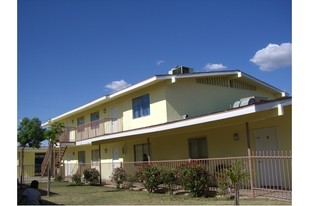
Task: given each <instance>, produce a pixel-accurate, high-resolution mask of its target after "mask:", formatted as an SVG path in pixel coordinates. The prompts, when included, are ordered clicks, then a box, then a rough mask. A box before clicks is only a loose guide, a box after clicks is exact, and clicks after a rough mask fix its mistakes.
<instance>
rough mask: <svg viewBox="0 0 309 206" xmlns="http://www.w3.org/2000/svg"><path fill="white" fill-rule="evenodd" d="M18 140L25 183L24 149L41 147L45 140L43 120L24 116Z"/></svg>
mask: <svg viewBox="0 0 309 206" xmlns="http://www.w3.org/2000/svg"><path fill="white" fill-rule="evenodd" d="M17 132H18V133H17V141H18V142H19V146H20V147H22V150H21V174H20V182H21V184H23V177H24V150H25V147H33V148H37V149H39V148H40V146H41V142H42V141H43V140H45V137H44V129H43V128H42V127H41V121H40V120H39V119H38V118H36V117H35V118H32V119H29V118H27V117H25V118H23V119H22V121H21V122H20V124H19V126H18V129H17Z"/></svg>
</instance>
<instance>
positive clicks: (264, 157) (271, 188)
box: [18, 151, 292, 200]
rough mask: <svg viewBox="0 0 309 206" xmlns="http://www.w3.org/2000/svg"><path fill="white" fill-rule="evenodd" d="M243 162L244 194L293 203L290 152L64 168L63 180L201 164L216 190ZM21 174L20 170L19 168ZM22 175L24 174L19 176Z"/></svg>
mask: <svg viewBox="0 0 309 206" xmlns="http://www.w3.org/2000/svg"><path fill="white" fill-rule="evenodd" d="M235 161H239V162H241V165H242V169H243V171H246V172H248V173H249V174H250V179H249V180H248V181H243V182H241V184H240V186H241V189H242V190H241V191H242V194H245V195H249V196H253V197H257V196H263V197H274V198H280V199H288V200H291V193H292V155H291V152H287V151H265V152H260V151H259V152H252V154H251V156H242V157H222V158H207V159H183V160H162V161H148V162H118V161H117V162H107V163H101V164H62V166H61V170H59V171H58V174H61V175H62V177H63V178H65V179H70V178H71V177H72V175H74V174H76V173H79V174H83V171H84V170H85V169H87V168H96V169H98V171H99V172H100V173H101V178H102V179H103V180H110V176H111V175H112V173H113V171H114V169H115V168H117V167H122V168H124V170H125V171H126V173H127V174H128V175H131V176H134V175H135V173H136V171H137V170H138V169H139V168H140V167H142V166H143V165H147V164H156V165H157V166H158V167H160V168H162V169H163V168H164V169H177V167H178V166H180V165H182V164H184V163H188V162H198V163H199V164H203V165H205V166H206V167H207V170H208V172H209V174H210V175H211V176H212V177H214V178H213V182H212V185H211V186H212V189H214V190H216V186H217V185H216V178H215V177H217V176H218V175H220V174H221V171H223V170H224V169H227V168H230V167H231V165H232V164H233V162H235ZM24 168H25V177H24V180H25V181H26V180H27V179H30V180H31V179H33V177H35V166H31V165H26V166H25V167H24ZM18 171H20V167H18ZM18 174H19V175H20V173H18Z"/></svg>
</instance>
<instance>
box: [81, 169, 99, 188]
mask: <svg viewBox="0 0 309 206" xmlns="http://www.w3.org/2000/svg"><path fill="white" fill-rule="evenodd" d="M99 177H100V172H99V171H98V170H97V169H96V168H87V169H85V170H84V180H85V181H86V182H89V183H90V184H91V185H95V184H98V183H99Z"/></svg>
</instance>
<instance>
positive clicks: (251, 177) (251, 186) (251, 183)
mask: <svg viewBox="0 0 309 206" xmlns="http://www.w3.org/2000/svg"><path fill="white" fill-rule="evenodd" d="M246 137H247V155H248V162H249V175H250V191H251V195H252V197H254V190H253V174H252V172H253V171H252V162H251V142H250V132H249V123H248V122H246Z"/></svg>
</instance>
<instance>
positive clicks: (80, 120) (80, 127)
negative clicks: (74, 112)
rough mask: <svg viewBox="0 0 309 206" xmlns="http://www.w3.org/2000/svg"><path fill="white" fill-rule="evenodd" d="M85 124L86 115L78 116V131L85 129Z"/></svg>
mask: <svg viewBox="0 0 309 206" xmlns="http://www.w3.org/2000/svg"><path fill="white" fill-rule="evenodd" d="M84 124H85V119H84V116H82V117H78V118H77V131H79V132H80V131H83V130H84V126H82V125H84Z"/></svg>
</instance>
